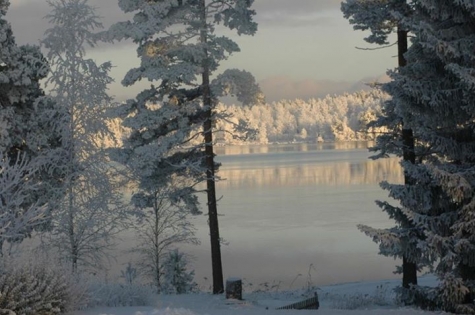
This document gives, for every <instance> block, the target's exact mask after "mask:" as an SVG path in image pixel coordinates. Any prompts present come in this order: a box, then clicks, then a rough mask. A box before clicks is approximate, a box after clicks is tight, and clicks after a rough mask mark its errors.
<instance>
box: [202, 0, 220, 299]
mask: <svg viewBox="0 0 475 315" xmlns="http://www.w3.org/2000/svg"><path fill="white" fill-rule="evenodd" d="M200 9H201V22H202V28H201V34H200V35H201V36H200V41H201V43H202V44H206V43H207V40H208V38H207V25H206V1H205V0H200ZM205 55H206V58H205V60H204V61H203V74H202V81H203V82H202V84H203V106H204V107H205V108H206V115H205V117H206V118H205V119H206V120H205V122H204V123H203V135H204V141H205V154H206V189H207V197H208V216H209V230H210V233H209V235H210V240H211V267H212V270H213V294H221V293H223V292H224V283H223V282H224V281H223V267H222V263H221V244H220V237H219V224H218V208H217V205H216V186H215V177H214V173H215V169H214V166H215V163H214V152H213V131H212V128H213V123H212V116H213V111H212V108H213V100H212V96H211V89H210V79H209V77H210V71H209V61H208V60H207V58H208V51H207V49H206V48H205Z"/></svg>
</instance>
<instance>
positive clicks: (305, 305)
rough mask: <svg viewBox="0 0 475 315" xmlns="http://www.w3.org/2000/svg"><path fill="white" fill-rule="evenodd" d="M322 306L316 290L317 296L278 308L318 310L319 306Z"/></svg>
mask: <svg viewBox="0 0 475 315" xmlns="http://www.w3.org/2000/svg"><path fill="white" fill-rule="evenodd" d="M319 306H320V302H318V295H317V292H315V296H313V297H311V298H309V299H306V300H303V301H300V302H297V303H292V304H289V305H286V306H282V307H278V308H276V309H277V310H318V307H319Z"/></svg>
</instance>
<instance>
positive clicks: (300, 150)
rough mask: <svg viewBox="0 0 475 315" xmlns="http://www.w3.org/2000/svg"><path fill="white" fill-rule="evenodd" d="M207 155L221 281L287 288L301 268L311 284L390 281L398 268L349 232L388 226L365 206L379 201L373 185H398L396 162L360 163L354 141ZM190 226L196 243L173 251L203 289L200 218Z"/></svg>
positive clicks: (206, 251) (297, 283)
mask: <svg viewBox="0 0 475 315" xmlns="http://www.w3.org/2000/svg"><path fill="white" fill-rule="evenodd" d="M216 151H217V152H216V153H217V155H218V158H217V160H218V161H219V162H221V163H222V167H221V169H220V171H219V175H220V177H221V178H223V179H224V180H223V181H220V182H218V184H217V194H218V198H219V197H222V199H221V200H220V201H219V204H218V212H219V213H220V215H221V216H220V217H219V224H220V232H221V236H222V237H223V238H224V239H225V241H226V242H228V243H229V245H225V246H222V259H223V269H224V276H225V279H226V278H227V277H230V276H237V277H242V278H244V279H245V280H246V282H248V283H253V287H254V288H256V287H257V286H258V285H259V284H261V283H264V282H267V283H268V284H269V286H272V285H273V284H276V285H279V284H280V289H288V288H289V287H290V286H291V284H292V287H293V288H296V287H302V286H304V285H305V284H306V282H307V280H308V272H309V268H310V266H311V265H312V266H313V267H314V269H313V268H312V270H311V280H312V282H313V284H317V285H324V284H331V283H341V282H351V281H360V280H373V279H388V278H395V277H399V276H398V275H394V274H393V273H392V272H393V271H394V269H395V265H396V264H399V262H397V261H394V260H393V259H392V258H385V257H382V256H380V255H378V254H377V252H378V246H377V245H376V244H375V243H373V242H372V240H371V239H370V238H369V237H367V236H365V235H364V234H363V233H361V232H360V231H359V230H358V229H357V228H356V225H357V224H360V223H362V224H367V225H370V226H373V227H389V226H391V225H392V222H391V221H390V220H389V219H388V217H387V216H386V214H385V213H383V212H382V211H381V210H380V209H379V208H378V207H377V206H376V205H375V203H374V200H376V199H382V200H387V197H386V196H387V192H385V191H383V190H382V189H380V188H379V186H378V183H379V182H380V181H381V180H388V181H389V182H401V181H402V172H401V170H400V168H399V164H398V160H397V159H394V158H393V159H384V160H378V161H372V160H369V159H368V157H369V156H370V153H369V152H368V151H367V149H366V144H362V143H342V144H338V143H337V144H330V143H325V144H288V145H269V146H231V147H218V148H217V149H216ZM203 197H204V196H203ZM201 200H202V206H203V207H205V205H206V202H205V200H204V198H202V199H201ZM193 222H194V223H195V225H196V227H197V228H198V236H199V238H200V239H201V241H202V244H201V245H199V246H182V249H183V250H184V251H186V252H187V253H189V254H192V255H193V256H194V257H195V260H194V268H195V273H196V280H197V282H199V283H200V284H202V285H203V286H207V285H209V284H210V283H211V280H210V276H211V267H210V266H211V263H210V260H211V258H210V256H211V254H210V245H209V236H208V235H209V234H208V226H207V217H206V216H200V217H195V218H194V219H193ZM205 277H206V278H208V280H205V279H204V278H205Z"/></svg>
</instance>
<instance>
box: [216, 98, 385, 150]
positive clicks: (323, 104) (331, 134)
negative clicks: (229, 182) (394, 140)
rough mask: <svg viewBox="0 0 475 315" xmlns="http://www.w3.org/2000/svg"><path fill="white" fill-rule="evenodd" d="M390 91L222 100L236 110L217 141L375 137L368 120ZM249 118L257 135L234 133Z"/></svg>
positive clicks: (229, 109)
mask: <svg viewBox="0 0 475 315" xmlns="http://www.w3.org/2000/svg"><path fill="white" fill-rule="evenodd" d="M387 99H388V95H387V94H385V93H383V92H381V91H379V90H376V89H375V90H372V91H360V92H356V93H352V94H344V95H338V96H330V95H328V96H326V97H325V98H323V99H309V100H307V101H304V100H301V99H296V100H282V101H279V102H273V103H271V104H260V105H253V106H251V107H243V106H240V105H225V104H220V105H219V106H218V111H225V112H227V113H232V117H231V118H229V119H227V120H228V121H220V122H218V123H217V129H218V132H217V133H216V141H217V142H218V143H223V144H242V143H248V142H250V143H262V144H265V143H275V142H294V141H296V142H315V141H364V140H374V137H375V135H376V132H377V131H376V130H369V129H368V127H367V124H368V122H370V121H371V120H373V119H374V118H375V117H376V115H377V114H378V113H379V112H380V110H381V104H382V102H384V101H385V100H387ZM241 120H244V121H248V123H249V125H250V127H252V128H254V129H256V130H257V135H256V138H255V139H252V140H244V141H243V140H242V139H239V138H236V137H233V133H232V132H231V130H232V125H233V123H234V124H238V123H239V121H241Z"/></svg>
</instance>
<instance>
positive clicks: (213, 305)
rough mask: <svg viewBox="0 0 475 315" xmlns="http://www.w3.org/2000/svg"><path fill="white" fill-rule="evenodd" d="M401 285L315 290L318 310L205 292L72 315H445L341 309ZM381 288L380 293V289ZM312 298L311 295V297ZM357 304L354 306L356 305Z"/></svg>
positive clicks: (256, 295)
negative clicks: (289, 307) (233, 298)
mask: <svg viewBox="0 0 475 315" xmlns="http://www.w3.org/2000/svg"><path fill="white" fill-rule="evenodd" d="M419 280H420V284H421V285H435V283H436V282H435V281H436V280H435V277H433V276H424V277H420V278H419ZM399 284H400V280H382V281H372V282H355V283H345V284H338V285H331V286H323V287H321V288H318V289H317V292H318V295H319V300H320V308H319V309H318V310H276V308H277V307H281V306H285V305H288V304H291V303H294V302H296V301H300V300H304V299H305V297H302V296H301V293H302V292H303V291H302V292H299V291H292V292H289V291H284V292H253V293H247V294H246V293H244V294H243V300H242V301H238V300H226V299H225V297H224V295H212V294H207V293H197V294H184V295H160V296H158V297H157V301H156V305H154V306H141V307H106V308H94V309H89V310H82V311H77V312H74V313H73V314H72V315H254V314H256V315H257V314H265V315H292V314H295V315H297V314H298V315H305V314H314V313H318V314H319V315H340V314H341V315H376V314H388V315H416V314H424V315H432V314H439V315H440V314H447V313H444V312H429V311H423V310H420V309H414V308H410V307H401V306H397V305H394V304H393V305H389V304H390V303H387V305H377V304H378V303H377V302H375V304H371V305H366V306H365V305H363V304H362V306H361V307H359V308H358V309H354V310H348V309H341V308H342V307H343V306H344V305H348V304H345V301H348V300H351V299H352V298H353V299H354V300H355V297H358V296H361V297H363V298H366V297H375V296H376V295H377V293H376V294H375V292H385V293H386V294H388V295H389V297H392V296H393V293H392V289H393V288H394V287H396V286H397V285H399ZM381 288H383V290H381ZM310 295H311V294H310ZM388 300H390V299H388ZM355 305H356V304H355Z"/></svg>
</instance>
